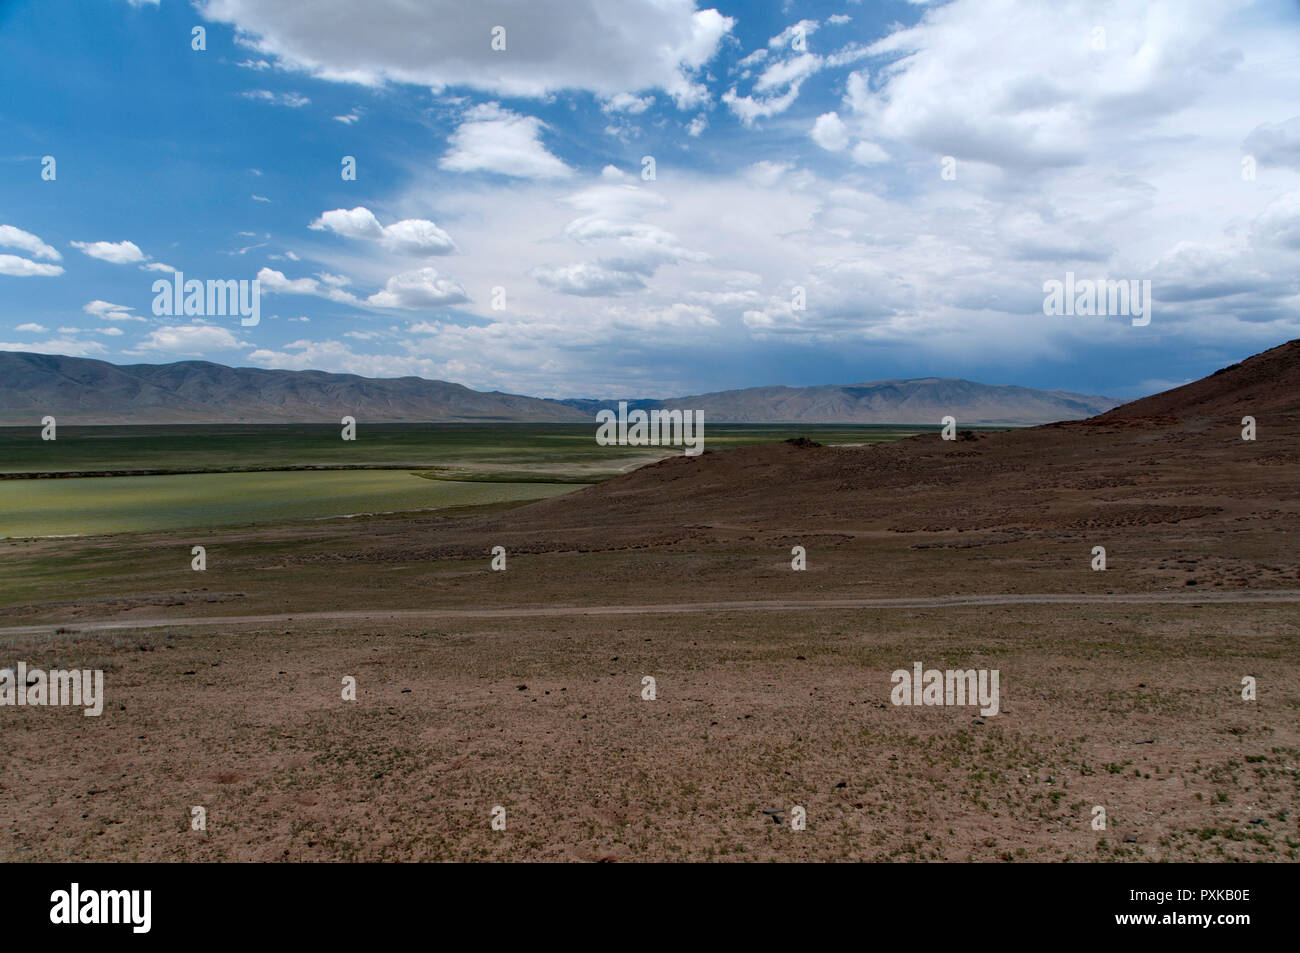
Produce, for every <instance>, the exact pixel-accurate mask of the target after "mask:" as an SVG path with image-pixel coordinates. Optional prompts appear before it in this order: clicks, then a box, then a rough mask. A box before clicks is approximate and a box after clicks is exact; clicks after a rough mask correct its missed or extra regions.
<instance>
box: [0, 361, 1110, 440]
mask: <svg viewBox="0 0 1300 953" xmlns="http://www.w3.org/2000/svg"><path fill="white" fill-rule="evenodd" d="M616 403H617V401H615V400H593V399H571V400H552V399H544V398H536V397H526V396H522V395H518V394H505V393H501V392H499V391H490V392H484V391H476V390H471V389H470V388H468V387H465V386H463V385H460V384H453V383H449V382H447V381H435V380H425V379H423V378H420V377H398V378H367V377H359V376H357V375H354V374H332V373H326V372H324V371H289V370H267V369H263V368H251V367H226V366H224V365H222V364H214V363H211V362H208V361H180V362H177V363H173V364H126V365H118V364H110V363H108V362H107V361H99V360H92V359H88V358H80V357H67V356H62V355H51V354H31V353H26V352H22V351H0V425H9V426H13V425H26V424H36V423H38V422H39V421H40V418H41V417H43V416H45V415H47V414H49V415H52V416H54V417H56V418H57V419H58V420H59V422H60V423H68V424H183V423H308V422H317V421H322V420H329V421H333V420H337V419H338V418H339V417H341V416H343V415H345V414H351V415H353V416H355V417H356V418H358V419H359V420H367V421H373V422H393V423H397V422H411V423H414V422H464V423H496V422H520V423H526V422H535V423H542V422H546V423H565V422H571V423H579V422H587V421H590V420H591V419H592V418H593V416H594V415H595V413H596V411H597V410H599V409H601V408H605V407H612V406H613V405H615V404H616ZM628 403H629V406H630V407H631V408H633V409H636V408H640V409H645V410H651V409H656V408H667V409H671V408H683V409H695V410H701V411H703V413H704V417H705V419H706V420H707V421H710V422H717V423H819V424H915V423H927V424H934V423H938V422H939V420H940V418H941V417H943V416H944V415H947V414H951V415H952V416H954V417H956V418H957V420H958V421H959V423H962V424H1039V423H1048V422H1052V421H1058V420H1079V419H1082V418H1085V417H1091V416H1093V415H1096V414H1100V413H1103V412H1105V411H1107V410H1110V409H1111V408H1113V407H1116V406H1118V405H1119V403H1120V402H1119V401H1117V400H1111V399H1110V398H1106V397H1098V396H1090V395H1083V394H1072V393H1068V392H1066V391H1058V390H1034V389H1032V388H1028V387H1015V386H993V385H988V384H978V383H975V382H973V381H967V380H961V379H958V378H940V377H927V378H920V379H915V380H884V381H872V382H867V383H859V384H850V385H844V386H838V385H829V386H820V387H751V388H745V389H743V390H729V391H719V392H716V393H709V394H699V395H694V396H688V397H679V398H672V399H664V400H657V399H633V400H629V401H628Z"/></svg>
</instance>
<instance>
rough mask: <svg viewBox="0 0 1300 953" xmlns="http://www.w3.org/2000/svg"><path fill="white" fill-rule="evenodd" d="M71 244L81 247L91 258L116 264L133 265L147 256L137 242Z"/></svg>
mask: <svg viewBox="0 0 1300 953" xmlns="http://www.w3.org/2000/svg"><path fill="white" fill-rule="evenodd" d="M71 245H72V247H73V248H80V249H81V251H82V252H83V253H85V254H87V255H89V256H90V257H91V258H98V259H99V260H100V261H106V262H109V263H110V264H114V265H133V264H136V263H137V262H142V261H144V260H145V257H146V256H145V253H144V252H142V251H140V247H139V246H138V245H136V243H135V242H128V241H120V242H72V243H71Z"/></svg>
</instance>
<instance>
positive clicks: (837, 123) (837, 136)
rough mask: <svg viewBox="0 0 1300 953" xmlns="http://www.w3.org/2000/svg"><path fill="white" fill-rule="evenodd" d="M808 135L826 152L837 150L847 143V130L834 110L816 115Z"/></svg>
mask: <svg viewBox="0 0 1300 953" xmlns="http://www.w3.org/2000/svg"><path fill="white" fill-rule="evenodd" d="M810 135H811V136H812V140H813V142H815V143H817V145H819V146H821V147H822V148H823V149H825V150H826V151H828V152H839V151H840V150H842V149H844V148H845V147H846V146H847V145H848V144H849V134H848V130H846V129H845V128H844V121H843V120H841V119H840V117H839V114H838V113H835V112H828V113H823V114H822V115H820V116H818V117H817V121H816V122H814V123H813V127H812V132H811V133H810Z"/></svg>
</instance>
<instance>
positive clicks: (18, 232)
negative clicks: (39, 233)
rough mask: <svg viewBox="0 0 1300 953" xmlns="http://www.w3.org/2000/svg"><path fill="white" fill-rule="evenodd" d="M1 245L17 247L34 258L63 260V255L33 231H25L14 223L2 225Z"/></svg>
mask: <svg viewBox="0 0 1300 953" xmlns="http://www.w3.org/2000/svg"><path fill="white" fill-rule="evenodd" d="M0 246H4V247H6V248H17V249H18V250H19V251H25V252H27V254H29V255H31V256H32V257H33V258H45V259H48V260H49V261H62V260H63V256H62V255H60V254H59V253H58V252H57V251H56V250H55V249H53V248H51V247H50V246H49V245H47V244H45V242H43V241H41V240H40V239H39V238H37V237H36V236H35V235H33V234H32V233H31V232H25V231H23V230H22V229H21V228H15V227H14V226H12V225H0Z"/></svg>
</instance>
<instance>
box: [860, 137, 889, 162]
mask: <svg viewBox="0 0 1300 953" xmlns="http://www.w3.org/2000/svg"><path fill="white" fill-rule="evenodd" d="M853 161H854V162H856V163H858V165H874V164H875V163H877V162H888V161H889V153H888V152H886V151H885V150H884V149H882V148H880V146H878V145H876V144H875V143H874V142H868V141H867V140H865V139H863V140H862V141H861V142H859V143H858V144H857V145H855V146H854V147H853Z"/></svg>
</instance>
